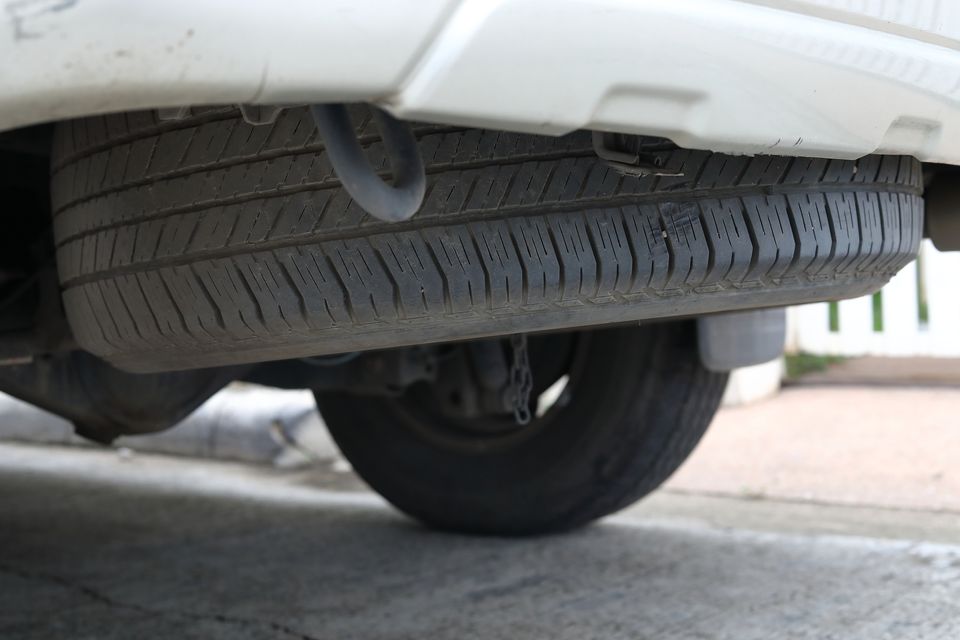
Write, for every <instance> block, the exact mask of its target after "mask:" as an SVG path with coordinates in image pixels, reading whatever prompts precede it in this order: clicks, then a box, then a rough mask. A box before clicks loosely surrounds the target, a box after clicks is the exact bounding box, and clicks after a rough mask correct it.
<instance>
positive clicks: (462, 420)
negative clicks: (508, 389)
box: [391, 331, 590, 454]
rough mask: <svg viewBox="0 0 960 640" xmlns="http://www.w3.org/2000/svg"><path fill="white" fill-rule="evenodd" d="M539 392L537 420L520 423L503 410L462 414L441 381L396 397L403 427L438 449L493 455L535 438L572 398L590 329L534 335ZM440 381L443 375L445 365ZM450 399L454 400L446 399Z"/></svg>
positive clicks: (532, 357)
mask: <svg viewBox="0 0 960 640" xmlns="http://www.w3.org/2000/svg"><path fill="white" fill-rule="evenodd" d="M530 343H531V344H530V347H531V348H530V361H531V367H532V368H533V376H534V392H533V393H532V394H531V413H532V415H533V416H534V417H533V419H532V420H531V421H530V422H529V423H528V424H526V425H518V424H517V423H516V421H515V419H514V418H513V415H512V414H511V413H509V412H508V411H506V410H504V411H502V412H499V413H491V414H487V415H481V416H458V415H456V414H455V413H454V412H451V411H450V410H449V406H450V405H449V403H448V402H444V401H442V400H441V398H440V394H443V393H448V392H449V389H445V388H443V387H442V386H439V385H437V383H419V384H417V385H414V387H411V389H409V390H408V392H407V393H406V394H404V396H402V397H400V398H396V399H394V400H391V402H392V403H393V404H394V409H395V411H396V414H395V415H396V416H397V418H398V421H399V423H400V425H399V426H400V427H401V428H406V429H409V430H411V431H414V432H415V433H417V435H418V436H420V437H421V438H423V439H425V440H428V441H429V442H431V444H433V445H434V446H436V447H440V448H442V449H445V450H448V451H458V452H461V453H481V454H482V453H492V452H496V451H501V450H503V449H506V448H510V447H514V446H516V445H518V444H519V443H520V442H523V441H526V440H529V439H530V438H534V437H536V435H537V434H538V433H540V432H542V431H543V430H545V429H548V428H549V425H550V424H551V423H552V422H553V421H554V420H555V419H556V417H557V415H558V414H559V413H560V412H561V411H562V410H563V409H564V408H565V407H566V406H568V405H569V403H570V402H572V401H573V399H574V397H575V393H576V387H577V384H578V382H579V380H581V379H582V376H583V375H584V373H585V372H584V368H585V367H584V366H583V364H584V361H585V360H586V357H587V353H588V351H589V345H590V332H586V331H584V332H568V333H563V334H552V335H543V336H532V337H531V338H530ZM438 378H439V379H441V380H442V379H444V371H443V368H442V367H441V372H440V375H439V376H438ZM447 400H449V398H447Z"/></svg>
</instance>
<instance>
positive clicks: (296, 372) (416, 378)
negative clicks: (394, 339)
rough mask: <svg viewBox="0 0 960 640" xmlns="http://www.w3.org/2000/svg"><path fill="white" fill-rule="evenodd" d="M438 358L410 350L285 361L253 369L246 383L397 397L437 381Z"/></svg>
mask: <svg viewBox="0 0 960 640" xmlns="http://www.w3.org/2000/svg"><path fill="white" fill-rule="evenodd" d="M438 358H439V355H438V353H437V348H436V347H407V348H404V349H390V350H386V351H369V352H366V353H356V352H355V353H347V354H338V355H333V356H318V357H315V358H301V359H299V360H282V361H280V362H265V363H263V364H261V365H258V366H256V367H254V368H252V369H250V370H249V371H248V372H247V373H246V374H245V375H244V376H243V380H245V381H247V382H253V383H255V384H262V385H265V386H268V387H279V388H281V389H315V390H335V391H344V392H347V393H353V394H358V395H371V396H396V395H399V394H401V393H403V392H404V391H405V390H406V389H407V387H409V386H410V385H412V384H414V383H415V382H421V381H428V382H432V381H433V380H435V379H436V377H437V369H438Z"/></svg>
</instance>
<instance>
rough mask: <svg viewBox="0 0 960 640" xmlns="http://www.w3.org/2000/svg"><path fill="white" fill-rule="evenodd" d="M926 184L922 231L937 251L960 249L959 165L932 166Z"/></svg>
mask: <svg viewBox="0 0 960 640" xmlns="http://www.w3.org/2000/svg"><path fill="white" fill-rule="evenodd" d="M931 173H932V177H931V179H930V182H929V184H928V185H927V188H926V193H925V196H926V197H925V198H924V200H925V205H926V212H925V215H924V218H925V225H924V226H925V231H926V234H927V237H929V238H930V240H932V241H933V245H934V246H935V247H936V248H937V249H939V250H940V251H960V167H952V166H945V165H941V166H936V168H935V170H933V171H932V172H931Z"/></svg>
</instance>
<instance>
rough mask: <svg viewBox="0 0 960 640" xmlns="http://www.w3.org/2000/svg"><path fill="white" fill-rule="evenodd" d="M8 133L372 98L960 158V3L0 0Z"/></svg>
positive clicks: (816, 151) (562, 122) (0, 96)
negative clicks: (133, 117) (103, 117)
mask: <svg viewBox="0 0 960 640" xmlns="http://www.w3.org/2000/svg"><path fill="white" fill-rule="evenodd" d="M0 5H2V9H3V10H2V12H0V20H2V21H3V22H4V24H3V25H0V65H2V66H0V130H4V129H11V128H15V127H20V126H24V125H29V124H33V123H39V122H44V121H50V120H55V119H60V118H68V117H74V116H80V115H86V114H93V113H102V112H107V111H123V110H129V109H138V108H155V107H169V106H179V105H189V104H201V103H203V104H212V103H258V104H289V103H302V102H340V101H370V102H375V103H378V104H380V105H382V106H385V107H387V108H388V109H390V110H391V111H392V112H394V113H395V114H396V115H398V116H401V117H405V118H411V119H425V120H432V121H437V122H446V123H451V124H462V125H483V126H490V127H496V128H500V129H509V130H519V131H528V132H540V133H548V134H562V133H565V132H568V131H571V130H574V129H579V128H588V129H600V130H609V131H620V132H625V133H644V134H650V135H661V136H665V137H668V138H671V139H672V140H674V141H675V142H677V143H678V144H680V145H682V146H687V147H692V148H705V149H710V150H715V151H724V152H733V153H749V154H756V153H773V154H784V155H812V156H827V157H842V158H848V157H856V156H861V155H864V154H867V153H872V152H875V151H879V152H889V153H907V154H912V155H915V156H917V157H919V158H920V159H922V160H928V161H938V162H948V163H953V164H960V2H957V0H284V1H283V2H272V1H267V0H245V1H244V2H237V1H236V0H233V1H232V2H228V1H226V0H165V1H163V2H158V1H155V0H0Z"/></svg>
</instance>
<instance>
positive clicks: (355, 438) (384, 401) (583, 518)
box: [317, 322, 727, 535]
mask: <svg viewBox="0 0 960 640" xmlns="http://www.w3.org/2000/svg"><path fill="white" fill-rule="evenodd" d="M584 336H585V337H586V338H588V339H589V342H588V343H587V346H586V349H585V350H584V351H585V353H584V355H583V357H582V358H580V359H579V361H578V362H577V363H576V364H575V366H574V367H572V369H571V371H570V374H569V375H570V380H569V382H568V385H567V393H568V397H569V399H568V401H567V403H566V404H565V405H564V406H561V407H558V408H557V409H555V410H554V414H551V413H547V414H546V416H544V418H540V419H539V420H546V421H547V422H546V423H545V424H539V425H538V424H537V421H534V422H533V423H532V424H531V425H529V426H527V427H522V428H520V431H519V436H521V437H518V438H513V439H508V440H506V441H505V443H498V442H497V441H496V440H494V441H492V442H491V443H489V444H488V443H487V440H486V439H483V438H480V439H479V440H478V441H476V442H474V443H472V444H471V445H470V446H462V445H461V446H457V445H452V444H451V445H448V444H447V441H446V440H442V439H440V438H438V437H434V436H433V435H432V434H434V433H436V432H438V431H439V430H440V428H441V427H444V425H440V424H438V421H440V420H441V418H439V417H437V415H436V414H435V413H432V412H431V411H430V407H429V406H425V403H423V402H419V401H418V400H419V399H418V398H417V397H409V396H410V394H409V393H408V395H407V397H401V398H396V399H392V398H368V397H362V396H354V395H350V394H347V393H331V392H327V393H318V394H317V404H318V407H319V409H320V413H321V414H322V415H323V418H324V421H325V422H326V424H327V426H328V428H329V429H330V432H331V434H332V435H333V438H334V439H335V440H336V442H337V444H338V445H339V447H340V450H341V451H342V452H343V454H344V456H346V458H347V459H348V460H349V461H350V463H351V464H352V465H353V468H354V469H355V470H356V471H357V473H358V474H359V475H360V476H361V477H362V478H363V479H364V480H366V481H367V483H369V484H370V486H371V487H373V489H374V490H376V491H377V492H379V493H380V494H381V495H383V496H384V497H385V498H386V499H387V500H389V501H390V502H391V503H392V504H394V505H395V506H396V507H397V508H399V509H400V510H401V511H404V512H405V513H407V514H408V515H411V516H413V517H414V518H417V519H418V520H420V521H422V522H423V523H425V524H427V525H430V526H433V527H436V528H440V529H445V530H450V531H459V532H464V533H480V534H493V535H529V534H539V533H551V532H556V531H563V530H567V529H571V528H573V527H577V526H580V525H583V524H586V523H588V522H590V521H592V520H594V519H596V518H599V517H602V516H604V515H607V514H609V513H613V512H614V511H617V510H619V509H622V508H623V507H626V506H627V505H629V504H631V503H633V502H635V501H636V500H639V499H640V498H641V497H643V496H644V495H646V494H647V493H649V492H651V491H653V490H654V489H655V488H657V487H658V486H660V484H661V483H663V482H664V481H665V480H666V479H667V478H668V477H669V476H670V474H672V473H673V472H674V471H675V470H676V469H677V467H679V466H680V464H681V463H682V462H683V461H684V460H685V459H686V458H687V456H689V455H690V453H691V452H692V451H693V449H694V447H695V446H696V444H697V442H698V441H699V440H700V437H701V436H702V435H703V433H704V431H705V430H706V428H707V426H708V425H709V424H710V421H711V420H712V418H713V415H714V413H715V412H716V410H717V407H718V406H719V404H720V399H721V397H722V396H723V392H724V389H725V386H726V380H727V374H725V373H716V372H711V371H708V370H707V369H705V368H704V367H703V365H702V364H700V360H699V356H698V352H697V347H696V339H695V327H694V324H693V323H691V322H681V323H666V324H659V325H650V326H645V327H629V328H617V329H605V330H599V331H592V332H584ZM601 372H602V375H601ZM452 428H453V427H451V429H452ZM524 429H526V430H530V431H529V436H528V437H522V436H523V435H524V433H526V432H525V431H524Z"/></svg>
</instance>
